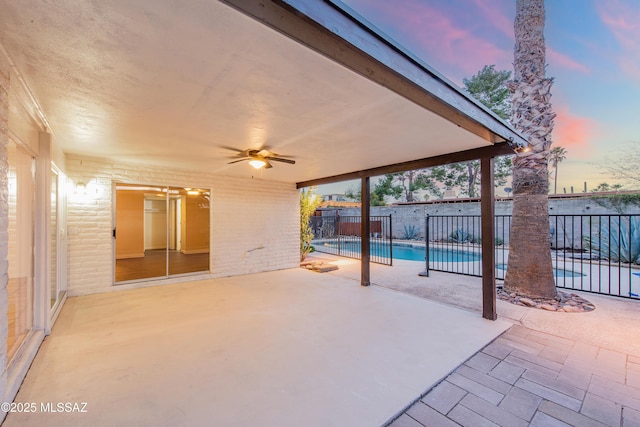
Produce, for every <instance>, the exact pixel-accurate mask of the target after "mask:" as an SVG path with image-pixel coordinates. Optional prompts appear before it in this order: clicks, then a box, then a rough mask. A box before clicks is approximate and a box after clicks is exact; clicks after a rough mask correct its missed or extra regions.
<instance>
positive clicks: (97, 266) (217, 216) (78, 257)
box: [65, 157, 300, 295]
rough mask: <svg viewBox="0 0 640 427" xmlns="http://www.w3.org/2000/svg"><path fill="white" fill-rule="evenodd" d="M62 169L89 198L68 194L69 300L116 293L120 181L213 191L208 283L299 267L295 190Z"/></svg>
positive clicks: (160, 171)
mask: <svg viewBox="0 0 640 427" xmlns="http://www.w3.org/2000/svg"><path fill="white" fill-rule="evenodd" d="M65 163H66V167H67V175H68V177H69V179H70V180H71V181H72V182H73V183H78V182H83V183H85V184H86V188H87V192H86V194H76V193H74V191H73V189H72V190H70V194H69V200H68V218H67V220H68V224H67V228H68V254H69V261H68V268H69V272H68V274H69V279H68V283H69V294H70V295H80V294H88V293H96V292H103V291H108V290H114V289H117V288H118V286H115V287H114V286H113V276H114V239H113V237H112V230H113V227H114V220H113V218H114V206H113V194H112V192H113V191H114V190H113V184H114V183H115V182H123V183H133V184H136V183H139V184H154V185H168V186H174V187H194V188H208V189H210V190H211V203H210V215H211V221H210V242H211V252H210V268H211V273H210V274H207V275H204V276H205V277H222V276H234V275H240V274H247V273H257V272H262V271H269V270H278V269H285V268H293V267H296V266H297V265H298V262H299V250H300V249H299V245H300V243H299V242H300V232H299V218H300V215H299V193H298V191H297V190H296V188H295V184H291V183H280V182H273V181H263V180H256V179H250V178H235V177H225V176H219V175H215V174H202V173H195V172H190V171H185V170H179V169H175V170H168V169H166V168H157V167H150V166H148V167H145V166H140V165H124V164H113V163H111V162H109V161H104V160H96V159H89V158H81V157H67V158H66V161H65ZM198 277H200V278H202V277H203V275H199V276H198ZM182 280H184V279H182Z"/></svg>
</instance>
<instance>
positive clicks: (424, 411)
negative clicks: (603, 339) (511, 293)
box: [390, 325, 640, 427]
mask: <svg viewBox="0 0 640 427" xmlns="http://www.w3.org/2000/svg"><path fill="white" fill-rule="evenodd" d="M457 425H462V426H473V427H482V426H496V425H498V426H505V427H517V426H549V427H555V426H567V425H568V426H579V427H583V426H584V427H590V426H616V427H640V357H636V356H631V355H627V354H623V353H619V352H615V351H611V350H607V349H604V348H601V347H596V346H593V345H589V344H584V343H581V342H576V341H572V340H568V339H565V338H559V337H556V336H553V335H549V334H546V333H542V332H537V331H534V330H531V329H527V328H524V327H522V326H517V325H516V326H513V327H512V328H511V329H509V330H508V331H507V332H505V333H504V334H502V335H501V336H500V337H499V338H497V339H496V340H495V341H494V342H492V343H491V344H489V345H488V346H487V347H485V348H484V349H483V350H482V351H480V352H479V353H477V354H476V355H474V356H473V357H472V358H471V359H469V360H468V361H467V362H466V363H465V364H463V365H462V366H460V367H459V368H458V369H456V370H455V371H454V372H453V373H452V374H451V375H449V376H448V377H447V378H446V379H445V380H444V381H442V382H441V383H440V384H438V385H437V386H436V387H434V388H433V389H432V390H430V391H429V392H428V393H427V394H426V395H425V396H424V397H423V398H422V399H420V400H419V401H418V402H416V403H415V404H413V405H412V406H411V407H410V408H409V409H408V410H407V411H406V412H405V413H403V414H402V415H401V416H400V417H399V418H398V419H396V420H395V421H394V422H393V423H391V424H390V426H392V427H420V426H427V427H439V426H457Z"/></svg>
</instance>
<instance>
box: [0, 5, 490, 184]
mask: <svg viewBox="0 0 640 427" xmlns="http://www.w3.org/2000/svg"><path fill="white" fill-rule="evenodd" d="M0 42H1V43H2V44H3V45H4V46H5V48H6V50H7V51H8V52H9V54H10V55H11V57H12V58H13V60H14V61H15V63H16V65H17V66H18V68H19V69H20V71H21V73H22V74H23V77H24V80H25V81H26V82H27V84H28V85H29V87H30V89H31V91H32V92H33V94H34V95H35V97H36V98H37V100H38V101H39V103H40V105H41V107H42V110H43V111H44V113H45V114H46V116H47V119H48V121H49V123H50V126H51V130H52V132H53V133H54V135H55V139H56V141H57V142H58V144H59V145H60V146H61V147H62V148H63V150H64V151H65V152H66V153H74V154H80V155H88V156H93V157H101V158H109V159H113V160H116V161H124V162H135V163H146V164H153V165H160V166H169V167H176V168H185V169H190V170H201V171H207V172H216V173H220V174H225V175H233V176H247V177H249V176H252V175H255V174H256V173H255V171H254V170H253V169H252V168H251V167H250V166H249V165H248V164H247V163H246V162H243V163H236V164H233V165H228V164H227V163H228V162H229V161H231V160H233V156H234V153H233V151H231V150H230V149H229V148H234V149H237V150H243V149H247V148H254V149H261V148H264V147H266V148H269V149H270V150H272V151H274V152H276V153H278V154H281V155H285V156H290V157H291V158H292V159H295V161H296V164H295V165H293V166H291V165H287V164H282V163H275V164H274V168H272V169H268V170H264V171H262V172H261V176H262V178H263V179H269V180H278V181H287V182H300V181H306V180H310V179H315V178H320V177H324V176H331V175H337V174H341V173H346V172H352V171H355V170H361V169H367V168H372V167H377V166H383V165H387V164H391V163H397V162H402V161H408V160H413V159H418V158H424V157H430V156H434V155H439V154H444V153H450V152H454V151H461V150H465V149H470V148H476V147H481V146H486V145H489V143H488V142H487V141H485V140H483V139H481V138H479V137H477V136H475V135H473V134H471V133H469V132H467V131H465V130H464V129H462V128H460V127H458V126H457V125H455V124H453V123H450V122H448V121H446V120H444V119H442V118H440V117H439V116H436V115H434V114H433V113H430V112H429V111H426V110H425V109H424V108H422V107H419V106H417V105H416V104H414V103H412V102H410V101H408V100H406V99H404V98H402V97H400V96H399V95H397V94H395V93H392V92H390V91H389V90H387V89H385V88H383V87H381V86H379V85H377V84H375V83H372V82H371V81H369V80H367V79H365V78H363V77H361V76H359V75H357V74H355V73H353V72H351V71H349V70H347V69H346V68H344V67H342V66H341V65H338V64H336V63H334V62H333V61H331V60H329V59H327V58H325V57H323V56H321V55H319V54H317V53H315V52H313V51H311V50H309V49H308V48H306V47H304V46H302V45H300V44H298V43H297V42H295V41H292V40H290V39H288V38H287V37H285V36H284V35H282V34H280V33H277V32H276V31H274V30H272V29H270V28H267V27H266V26H264V25H262V24H260V23H258V22H257V21H255V20H253V19H251V18H249V17H247V16H245V15H243V14H241V13H240V12H237V11H236V10H234V9H231V8H230V7H228V6H226V5H225V4H222V3H220V2H218V1H211V0H210V1H188V2H178V1H174V0H137V1H130V0H120V1H113V2H101V1H70V0H56V1H55V2H44V1H35V0H21V1H15V0H1V1H0Z"/></svg>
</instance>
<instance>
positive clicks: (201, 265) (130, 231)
mask: <svg viewBox="0 0 640 427" xmlns="http://www.w3.org/2000/svg"><path fill="white" fill-rule="evenodd" d="M115 195H116V200H115V207H116V209H115V229H114V237H115V246H116V250H115V281H116V282H128V281H134V280H145V279H151V278H162V277H167V276H172V275H180V274H190V273H197V272H207V271H209V196H210V194H209V191H208V190H204V189H196V188H189V187H161V186H149V185H141V184H117V185H116V191H115Z"/></svg>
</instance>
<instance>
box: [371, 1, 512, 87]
mask: <svg viewBox="0 0 640 427" xmlns="http://www.w3.org/2000/svg"><path fill="white" fill-rule="evenodd" d="M378 6H379V9H378V11H379V12H380V13H382V14H383V16H385V20H386V21H387V22H391V23H395V25H398V24H401V25H399V26H398V28H399V30H400V31H401V32H402V33H403V39H406V40H412V41H413V42H414V43H415V44H416V45H418V46H419V48H420V49H421V50H422V52H420V53H422V54H427V55H429V56H426V57H424V59H425V60H426V62H427V63H433V62H436V61H433V58H435V59H436V60H437V62H438V63H441V64H446V65H447V66H448V67H455V68H458V69H459V70H461V71H462V72H463V73H464V74H465V75H468V76H471V75H473V74H475V73H476V72H478V70H480V69H481V68H482V66H483V65H486V64H498V65H499V66H503V64H509V63H510V58H511V55H512V54H511V52H510V51H505V50H504V49H500V48H499V47H497V46H495V45H494V44H493V43H491V42H490V41H488V40H484V39H481V38H478V37H476V36H475V35H474V34H472V33H470V32H469V31H468V30H466V29H465V28H462V27H460V26H459V25H457V24H456V23H455V22H454V21H453V20H452V19H451V18H450V17H449V16H447V15H445V14H444V13H443V12H442V11H441V10H439V9H437V8H435V7H433V6H432V5H429V4H426V3H424V2H420V1H409V2H406V3H404V4H403V5H402V7H398V5H396V4H394V3H393V2H384V3H383V4H380V5H378ZM416 53H418V52H416Z"/></svg>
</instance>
